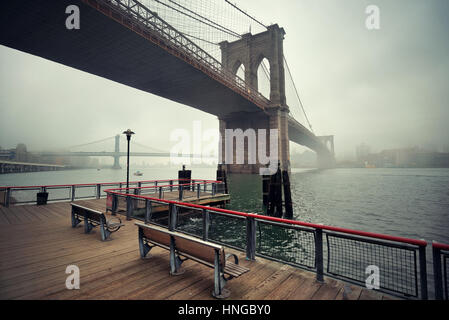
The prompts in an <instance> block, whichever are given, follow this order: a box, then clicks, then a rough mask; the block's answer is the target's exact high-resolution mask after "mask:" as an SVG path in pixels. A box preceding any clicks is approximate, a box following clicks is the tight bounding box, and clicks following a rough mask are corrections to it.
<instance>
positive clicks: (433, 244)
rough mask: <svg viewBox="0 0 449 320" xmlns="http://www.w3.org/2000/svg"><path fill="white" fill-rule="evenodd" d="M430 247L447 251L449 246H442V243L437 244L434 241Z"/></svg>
mask: <svg viewBox="0 0 449 320" xmlns="http://www.w3.org/2000/svg"><path fill="white" fill-rule="evenodd" d="M432 247H434V248H437V249H441V250H448V251H449V244H444V243H439V242H435V241H434V242H432Z"/></svg>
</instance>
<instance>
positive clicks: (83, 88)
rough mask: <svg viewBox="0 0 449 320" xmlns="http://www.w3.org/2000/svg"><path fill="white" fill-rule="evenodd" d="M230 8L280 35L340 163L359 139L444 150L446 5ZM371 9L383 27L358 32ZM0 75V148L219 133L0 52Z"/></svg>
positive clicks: (87, 79) (139, 96)
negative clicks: (128, 135) (195, 130)
mask: <svg viewBox="0 0 449 320" xmlns="http://www.w3.org/2000/svg"><path fill="white" fill-rule="evenodd" d="M233 2H236V3H237V4H238V5H239V6H241V7H242V8H243V9H245V10H248V12H250V13H251V14H252V15H253V16H255V17H257V18H258V19H260V20H261V21H263V22H264V23H266V24H270V23H278V24H279V25H280V26H281V27H283V28H284V29H285V31H286V36H285V40H284V53H285V56H286V58H287V60H288V62H289V66H290V69H291V71H292V73H293V76H294V78H295V82H296V85H297V87H298V89H299V92H300V96H301V99H302V101H303V103H304V107H305V109H306V112H307V115H308V117H309V119H310V121H311V123H312V125H313V128H314V131H315V133H316V134H317V135H335V150H336V155H337V157H338V158H340V159H342V158H348V157H353V156H354V152H355V147H356V145H358V144H360V143H362V142H363V143H366V144H367V145H369V146H370V147H371V150H373V151H380V150H382V149H389V148H401V147H409V146H421V147H428V148H433V149H437V150H440V151H446V152H449V130H448V126H447V122H448V121H449V104H448V101H449V85H448V79H449V37H448V30H449V19H448V18H447V14H448V13H449V2H448V1H446V0H429V1H420V0H413V1H412V0H396V1H391V0H385V1H381V0H372V1H361V0H345V1H341V0H332V1H331V0H294V1H293V0H292V1H278V2H275V1H268V0H257V1H253V0H246V1H242V0H240V1H236V0H234V1H233ZM369 4H375V5H377V6H378V7H379V8H380V29H379V30H368V29H367V28H366V26H365V20H366V18H367V14H366V13H365V8H366V7H367V5H369ZM2 32H8V31H7V30H2ZM0 68H1V74H0V146H1V147H2V148H12V147H15V146H16V145H17V144H18V143H25V144H26V145H27V147H28V149H29V150H40V149H56V148H65V147H68V146H71V145H77V144H81V143H84V142H90V141H94V140H99V139H102V138H105V137H109V136H112V135H115V134H117V133H120V132H122V131H123V130H126V129H127V128H131V129H132V130H133V131H135V132H136V135H135V137H134V138H135V139H136V141H139V142H140V143H142V144H145V145H151V146H153V147H155V148H158V149H162V150H169V147H170V144H171V142H170V141H169V138H170V133H171V132H172V131H173V130H175V129H178V128H184V129H188V130H192V126H193V121H195V120H200V121H202V127H203V129H204V130H206V129H211V128H215V129H217V130H218V121H217V118H216V117H215V116H212V115H209V114H206V113H204V112H201V111H198V110H195V109H193V108H190V107H187V106H184V105H181V104H178V103H175V102H172V101H169V100H166V99H163V98H160V97H157V96H155V95H152V94H149V93H146V92H142V91H138V90H136V89H133V88H129V87H126V86H124V85H120V84H117V83H115V82H112V81H109V80H106V79H103V78H99V77H97V76H93V75H90V74H87V73H84V72H81V71H77V70H74V69H72V68H68V67H65V66H63V65H60V64H56V63H53V62H51V61H47V60H44V59H41V58H38V57H35V56H31V55H29V54H25V53H22V52H19V51H16V50H12V49H9V48H6V47H4V46H0ZM287 103H288V101H287ZM134 138H133V139H134ZM112 149H113V144H112V142H111V151H112ZM292 149H293V150H304V148H299V147H297V146H292Z"/></svg>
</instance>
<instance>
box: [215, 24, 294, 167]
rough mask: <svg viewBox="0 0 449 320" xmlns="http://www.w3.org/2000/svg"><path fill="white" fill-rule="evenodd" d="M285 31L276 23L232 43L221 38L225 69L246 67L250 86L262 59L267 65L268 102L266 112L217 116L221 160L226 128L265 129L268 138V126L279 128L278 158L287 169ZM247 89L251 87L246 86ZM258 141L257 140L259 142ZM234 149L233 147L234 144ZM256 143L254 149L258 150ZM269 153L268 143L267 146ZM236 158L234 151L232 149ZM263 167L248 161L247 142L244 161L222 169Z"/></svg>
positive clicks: (246, 75)
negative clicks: (268, 69) (224, 116)
mask: <svg viewBox="0 0 449 320" xmlns="http://www.w3.org/2000/svg"><path fill="white" fill-rule="evenodd" d="M284 35H285V31H284V29H283V28H280V27H279V26H278V25H277V24H274V25H271V26H269V27H268V30H267V31H265V32H262V33H259V34H256V35H252V34H251V33H247V34H244V35H243V36H242V38H241V39H240V40H237V41H234V42H228V41H224V42H221V43H220V48H221V54H222V65H223V67H224V68H226V69H228V70H229V71H231V72H232V73H233V74H236V73H237V70H238V69H239V67H240V65H243V66H244V68H245V79H244V80H245V82H246V83H248V84H249V85H250V86H251V87H252V88H254V89H256V90H257V88H258V79H257V70H258V68H259V66H260V64H261V62H262V60H263V59H264V58H266V59H267V60H268V62H269V64H270V99H269V100H270V104H269V108H268V110H266V112H262V111H261V112H259V113H251V114H241V113H239V114H232V115H230V116H227V117H226V118H220V119H219V123H220V134H221V139H222V140H221V150H220V151H221V159H220V160H221V162H222V163H225V161H224V160H225V158H224V154H225V143H224V137H225V130H226V129H242V130H243V131H245V130H246V129H251V128H252V129H255V130H256V131H257V130H258V129H266V130H267V138H266V141H267V142H268V141H269V137H268V135H269V129H278V130H279V131H278V134H279V136H278V150H277V151H278V159H279V161H280V164H281V169H282V170H289V169H290V152H289V138H288V113H289V109H288V106H287V104H286V98H285V73H284V53H283V40H284ZM248 90H250V88H248ZM258 144H259V143H257V145H258ZM233 145H234V150H235V143H233ZM258 148H259V146H257V152H258V151H259V149H258ZM266 151H267V153H266V154H269V153H270V152H271V150H269V146H268V147H267V150H266ZM234 159H235V152H234ZM260 167H262V165H261V164H259V162H258V161H257V163H256V164H249V163H248V145H247V144H245V163H244V164H235V162H234V163H233V164H229V163H227V164H226V166H225V168H226V170H227V171H228V172H231V173H259V168H260Z"/></svg>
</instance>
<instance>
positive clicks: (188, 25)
mask: <svg viewBox="0 0 449 320" xmlns="http://www.w3.org/2000/svg"><path fill="white" fill-rule="evenodd" d="M145 5H147V6H148V8H149V9H150V10H152V11H154V12H157V14H158V15H159V16H161V18H163V19H164V20H165V21H167V22H168V23H170V24H171V25H172V26H173V27H174V28H175V29H176V30H178V32H180V33H182V34H183V35H185V36H186V37H188V38H190V39H191V40H192V41H194V40H196V41H199V42H200V43H197V45H198V46H199V47H201V48H202V49H203V50H205V51H206V52H208V53H209V54H210V55H211V56H213V57H214V58H215V59H217V60H218V61H220V60H221V50H220V48H219V43H220V42H221V41H230V42H232V41H235V40H237V39H241V38H242V35H243V34H245V33H247V32H248V31H249V32H251V29H253V30H254V32H255V33H258V32H262V31H265V30H266V29H267V25H266V24H264V23H262V22H261V21H260V20H258V19H256V18H255V17H254V16H252V15H250V14H249V13H247V12H246V11H244V10H243V9H241V8H239V7H238V6H237V4H233V3H231V2H230V1H229V0H224V1H223V0H195V1H192V0H176V1H175V0H146V1H145ZM205 26H206V27H205ZM248 26H249V28H248ZM261 28H263V29H261ZM248 29H249V30H248ZM194 42H195V41H194ZM283 59H284V62H285V65H286V68H287V73H288V75H289V77H288V78H287V81H288V83H287V84H289V86H286V95H287V99H288V100H289V101H290V103H291V105H290V106H289V107H290V111H291V115H292V116H293V118H295V119H296V120H297V121H298V122H302V121H300V119H303V120H305V122H307V125H308V127H309V128H310V130H311V131H312V132H313V129H312V125H311V123H310V121H309V118H308V116H307V114H306V112H305V108H304V105H303V103H302V101H301V98H300V96H299V92H298V89H297V86H296V84H295V82H294V80H293V76H292V73H291V70H290V67H289V65H288V63H287V60H286V58H285V56H284V57H283ZM260 67H261V68H262V74H263V77H264V79H265V81H264V82H259V84H260V86H259V87H260V88H259V92H260V91H261V87H264V88H265V89H267V88H266V87H267V86H268V88H269V83H270V72H269V67H267V66H266V65H265V61H264V60H262V62H261V64H260ZM241 72H243V74H244V67H243V64H242V65H240V66H239V68H238V73H241ZM242 78H244V76H243V77H242ZM260 80H262V79H260ZM266 80H268V85H267V81H266ZM290 84H291V85H290ZM287 89H288V90H287ZM264 91H267V90H264ZM268 92H269V90H268ZM264 95H267V94H266V93H265V94H264ZM268 95H269V94H268ZM266 98H268V99H269V96H268V97H266ZM289 98H291V99H289ZM295 101H297V103H295ZM298 104H299V105H298Z"/></svg>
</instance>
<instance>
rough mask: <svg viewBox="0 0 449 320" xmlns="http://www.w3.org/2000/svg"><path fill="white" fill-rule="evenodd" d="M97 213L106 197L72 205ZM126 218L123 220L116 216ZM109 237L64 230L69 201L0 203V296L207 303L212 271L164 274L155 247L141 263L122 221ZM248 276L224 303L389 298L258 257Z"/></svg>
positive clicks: (190, 266) (236, 282)
mask: <svg viewBox="0 0 449 320" xmlns="http://www.w3.org/2000/svg"><path fill="white" fill-rule="evenodd" d="M77 203H79V204H81V205H85V206H88V207H90V208H92V209H96V210H100V211H104V208H105V200H104V199H101V200H86V201H77ZM123 220H125V219H123ZM124 222H125V223H126V224H125V226H124V227H122V229H120V230H119V231H118V232H116V233H114V234H113V235H112V240H109V241H106V242H102V241H101V237H100V232H99V230H98V228H95V229H94V230H93V232H92V233H91V234H88V235H86V234H84V233H83V227H82V226H81V227H78V228H75V229H73V228H71V223H70V203H68V202H59V203H52V204H48V205H45V206H34V205H32V206H31V205H30V206H13V207H10V208H4V207H1V206H0V299H185V300H189V299H192V300H203V299H213V298H212V296H211V292H212V288H213V270H212V269H210V268H208V267H205V266H203V265H201V264H198V263H195V262H193V261H190V260H187V261H186V262H185V263H184V264H183V267H184V268H185V270H186V272H185V273H184V274H183V275H180V276H170V275H169V266H168V261H169V254H168V251H166V250H163V249H160V248H154V249H153V250H152V251H151V252H150V254H149V258H145V259H141V258H140V256H139V249H138V242H137V227H136V226H135V225H134V221H124ZM228 251H232V252H234V253H236V254H238V256H239V260H240V262H241V264H242V265H244V266H246V267H248V268H250V269H251V271H250V272H248V273H246V274H244V275H242V276H241V277H239V278H237V279H233V280H232V281H229V282H228V284H227V288H228V289H229V290H231V296H230V298H229V299H236V300H239V299H244V300H246V299H251V300H252V299H273V300H274V299H282V300H285V299H294V300H298V299H326V300H333V299H336V300H342V299H392V297H390V296H387V295H383V294H380V293H377V292H373V291H369V290H367V289H365V288H362V287H357V286H353V285H348V284H345V283H343V282H341V281H337V280H334V279H330V278H325V283H318V282H316V281H315V274H314V273H312V272H308V271H304V270H301V269H297V268H294V267H291V266H288V265H283V264H281V263H277V262H273V261H269V260H266V259H262V258H257V260H256V261H246V260H245V254H244V253H243V252H238V251H235V250H230V249H229V250H228ZM68 265H77V266H78V267H79V268H80V275H81V281H80V287H81V288H80V289H79V290H68V289H66V287H65V281H66V278H67V276H68V275H67V274H66V273H65V270H66V267H67V266H68Z"/></svg>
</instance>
